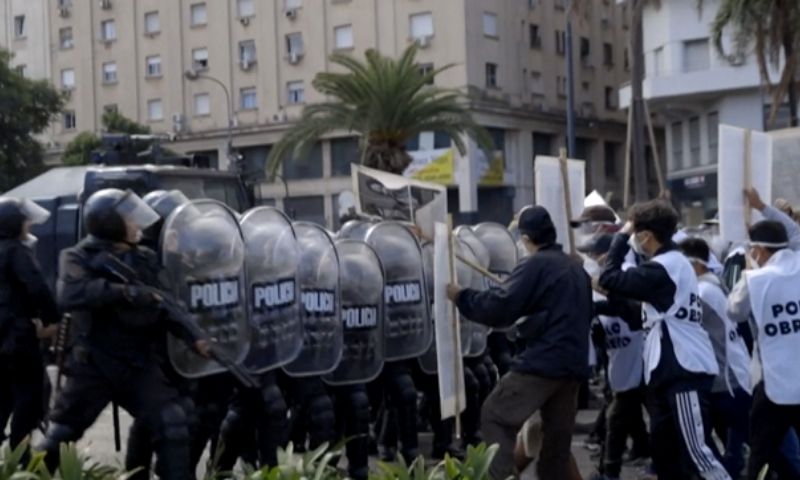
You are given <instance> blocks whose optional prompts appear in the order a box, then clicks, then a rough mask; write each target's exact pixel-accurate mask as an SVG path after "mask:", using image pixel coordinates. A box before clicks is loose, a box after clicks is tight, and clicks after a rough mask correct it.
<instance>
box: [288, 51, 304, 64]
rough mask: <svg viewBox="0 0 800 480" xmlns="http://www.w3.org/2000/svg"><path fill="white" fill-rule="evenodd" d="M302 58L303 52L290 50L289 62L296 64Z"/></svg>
mask: <svg viewBox="0 0 800 480" xmlns="http://www.w3.org/2000/svg"><path fill="white" fill-rule="evenodd" d="M302 58H303V54H302V53H300V52H291V53H290V54H289V63H291V64H292V65H296V64H298V63H300V60H301V59H302Z"/></svg>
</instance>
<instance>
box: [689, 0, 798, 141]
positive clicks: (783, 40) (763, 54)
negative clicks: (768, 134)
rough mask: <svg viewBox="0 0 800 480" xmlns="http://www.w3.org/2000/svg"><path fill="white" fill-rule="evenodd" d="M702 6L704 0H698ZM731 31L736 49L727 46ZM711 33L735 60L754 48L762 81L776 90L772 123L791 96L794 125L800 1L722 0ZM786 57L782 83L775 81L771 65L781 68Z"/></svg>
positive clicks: (794, 123) (721, 51)
mask: <svg viewBox="0 0 800 480" xmlns="http://www.w3.org/2000/svg"><path fill="white" fill-rule="evenodd" d="M698 1H699V5H700V7H701V8H702V6H703V3H704V1H703V0H698ZM728 32H730V34H731V37H732V39H733V47H732V49H730V50H729V49H726V48H725V34H726V33H728ZM711 37H712V40H713V42H714V45H715V47H716V49H717V52H719V54H720V55H722V56H724V57H725V58H727V59H728V60H729V61H731V62H738V61H741V59H743V58H745V57H746V55H747V54H748V53H749V52H750V50H751V49H753V50H754V52H755V55H756V59H757V61H758V68H759V71H760V73H761V80H762V82H763V83H764V84H765V85H766V86H767V87H768V88H770V89H771V90H772V110H771V111H770V118H769V125H770V126H774V124H775V118H776V117H777V114H778V109H779V108H780V106H781V104H783V103H784V99H786V98H787V96H788V100H789V111H790V113H791V126H793V127H795V126H797V125H798V116H797V102H798V96H797V74H798V69H800V2H798V0H722V1H721V2H720V5H719V10H717V15H716V18H715V19H714V21H713V23H712V24H711ZM781 60H784V64H783V70H782V71H781V74H780V79H779V80H778V83H777V84H775V85H773V83H772V79H771V78H770V74H769V67H772V68H773V69H775V70H778V69H779V68H780V65H781Z"/></svg>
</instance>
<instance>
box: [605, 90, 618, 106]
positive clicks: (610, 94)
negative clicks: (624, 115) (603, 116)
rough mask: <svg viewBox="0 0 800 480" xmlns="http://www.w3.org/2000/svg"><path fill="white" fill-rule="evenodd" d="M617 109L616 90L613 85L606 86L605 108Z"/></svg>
mask: <svg viewBox="0 0 800 480" xmlns="http://www.w3.org/2000/svg"><path fill="white" fill-rule="evenodd" d="M616 109H617V90H616V89H615V88H614V87H606V110H616Z"/></svg>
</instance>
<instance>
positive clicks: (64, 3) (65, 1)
mask: <svg viewBox="0 0 800 480" xmlns="http://www.w3.org/2000/svg"><path fill="white" fill-rule="evenodd" d="M71 6H72V0H58V8H69V7H71Z"/></svg>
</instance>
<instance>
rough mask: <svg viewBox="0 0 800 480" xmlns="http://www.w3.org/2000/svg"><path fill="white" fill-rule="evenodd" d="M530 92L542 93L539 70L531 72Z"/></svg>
mask: <svg viewBox="0 0 800 480" xmlns="http://www.w3.org/2000/svg"><path fill="white" fill-rule="evenodd" d="M531 93H533V94H535V95H542V94H544V85H543V84H542V73H541V72H533V71H532V72H531Z"/></svg>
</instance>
